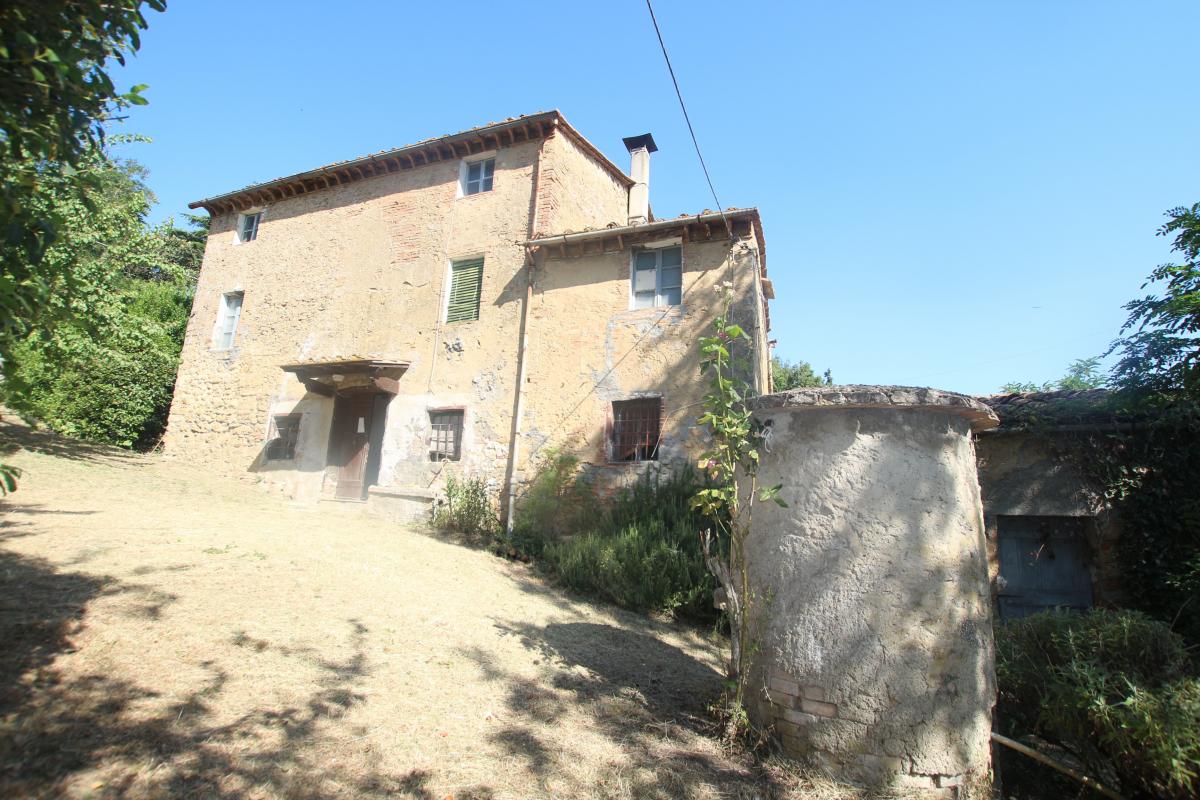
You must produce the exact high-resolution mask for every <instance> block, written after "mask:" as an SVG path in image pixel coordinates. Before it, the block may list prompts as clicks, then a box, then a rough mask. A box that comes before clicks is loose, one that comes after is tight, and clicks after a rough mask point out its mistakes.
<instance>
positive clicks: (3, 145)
mask: <svg viewBox="0 0 1200 800" xmlns="http://www.w3.org/2000/svg"><path fill="white" fill-rule="evenodd" d="M143 5H146V6H149V7H150V8H152V9H154V10H157V11H164V10H166V1H165V0H7V2H4V3H2V4H0V241H2V243H3V246H0V370H3V372H4V378H5V394H6V395H7V396H8V397H9V398H12V397H13V396H14V392H16V391H19V387H18V384H19V382H15V383H14V382H13V381H11V380H10V379H9V378H10V373H11V364H10V362H11V358H12V351H13V348H14V347H16V346H17V345H18V343H20V342H21V341H23V340H24V339H25V338H26V337H27V336H29V334H30V333H31V332H33V331H35V330H37V329H38V327H39V326H48V325H50V324H52V323H53V322H54V316H53V315H52V314H50V313H48V310H49V309H48V306H51V305H53V306H54V310H56V311H58V312H60V313H68V314H81V313H85V312H86V309H85V308H81V307H80V306H81V305H82V303H81V302H79V301H76V300H70V301H64V300H66V297H67V295H68V294H69V293H71V292H73V291H74V290H76V289H78V288H79V287H81V286H86V284H87V276H86V275H84V274H78V275H77V274H75V273H74V270H73V269H72V267H73V266H74V265H73V264H72V263H70V262H62V261H60V262H57V263H56V264H47V263H45V261H44V256H45V254H46V251H47V249H48V248H50V247H51V246H52V245H53V244H54V242H55V241H56V239H57V238H58V235H59V230H60V228H61V225H62V222H63V220H62V217H61V216H60V214H59V212H58V209H57V208H55V207H53V206H47V205H45V204H43V203H38V202H35V200H36V198H38V197H39V195H44V187H43V184H44V183H46V182H48V181H49V182H52V183H53V182H63V181H69V182H74V183H76V184H78V185H79V187H80V189H79V192H78V195H79V196H82V195H83V189H82V187H83V186H84V185H85V184H86V183H87V181H88V180H89V177H88V174H87V171H86V170H85V171H84V172H83V173H82V174H81V173H80V172H79V171H78V170H77V167H78V166H79V164H80V163H81V162H83V161H86V160H87V158H88V155H89V154H90V153H92V152H93V151H94V150H95V149H96V148H97V146H98V145H100V144H101V143H103V141H104V123H105V121H107V120H108V119H109V118H111V116H112V115H113V113H114V112H116V111H119V110H120V109H122V108H126V107H128V106H130V105H142V104H144V103H145V102H146V100H145V98H144V97H142V95H141V92H142V91H143V90H144V89H145V88H146V87H145V86H134V87H133V88H132V89H130V90H129V91H128V92H124V93H122V92H120V91H118V90H117V89H116V87H115V85H114V84H113V81H112V79H111V78H110V77H109V75H108V72H107V68H108V66H109V64H110V62H112V61H115V62H117V63H119V64H124V62H125V54H126V53H127V52H129V53H132V52H135V51H136V50H137V49H138V47H139V46H140V44H141V40H140V31H141V30H144V29H145V28H146V19H145V17H144V16H143V15H142V13H141V8H142V6H143ZM80 294H81V296H86V295H87V294H88V293H87V292H86V291H84V292H81V293H80ZM56 299H57V300H59V301H60V302H57V303H52V301H54V300H56ZM19 474H20V471H19V470H18V469H16V468H15V467H11V466H8V465H4V464H0V494H4V493H7V492H10V491H12V490H13V489H15V488H16V478H17V476H18V475H19Z"/></svg>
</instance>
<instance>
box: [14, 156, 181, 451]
mask: <svg viewBox="0 0 1200 800" xmlns="http://www.w3.org/2000/svg"><path fill="white" fill-rule="evenodd" d="M79 170H80V171H81V172H84V171H86V172H87V173H88V180H87V181H86V182H84V183H77V182H75V181H74V180H72V179H70V178H65V177H64V178H60V179H49V180H46V181H44V182H43V183H42V184H41V185H40V187H39V191H38V194H37V195H36V197H35V198H34V200H35V202H36V203H37V204H39V205H41V206H44V207H54V208H55V209H56V213H57V214H58V215H59V217H60V219H61V225H60V227H59V229H58V235H57V238H56V240H55V242H54V244H53V245H51V246H50V247H49V248H48V249H47V250H46V253H45V255H44V258H43V263H45V264H46V265H47V266H48V267H49V268H51V269H56V270H62V267H61V265H64V264H69V265H70V274H71V275H72V276H74V277H76V278H78V279H79V281H80V285H79V286H77V287H75V288H74V290H73V291H70V292H65V293H63V294H62V295H56V296H55V297H53V298H50V300H49V302H48V308H49V312H50V313H51V314H52V315H53V316H54V317H55V318H56V319H58V320H59V322H58V324H56V325H54V326H53V327H38V328H35V329H33V330H32V331H30V333H29V334H28V335H26V336H25V337H24V338H22V339H20V340H18V341H17V342H15V343H14V345H13V346H12V347H11V348H10V349H9V358H8V360H7V361H6V363H5V380H4V384H3V387H2V391H0V398H2V399H3V400H4V401H5V402H6V403H7V404H8V405H10V406H11V407H12V408H14V409H15V410H16V411H18V412H19V413H20V414H21V415H22V416H24V417H26V418H28V419H33V420H38V421H41V422H44V423H46V424H47V425H49V426H50V427H52V428H54V429H55V430H57V431H59V432H61V433H65V434H68V435H72V436H79V437H82V438H86V439H92V440H95V441H102V442H108V443H112V444H118V445H122V446H126V447H129V446H134V447H141V448H145V447H149V446H152V445H153V444H154V443H155V442H157V440H158V438H159V437H160V436H161V433H162V429H163V427H164V426H165V424H166V414H167V410H168V408H169V406H170V399H171V391H172V388H173V385H174V380H175V371H176V366H177V363H178V356H179V350H180V347H181V344H182V341H183V333H184V330H185V328H186V325H187V316H188V312H189V309H190V306H191V299H192V291H193V287H194V283H195V262H196V257H197V254H196V247H197V241H198V237H199V236H200V235H202V231H198V230H195V229H194V228H195V225H193V229H191V230H183V229H178V228H175V227H174V226H173V225H171V224H167V225H163V226H159V227H156V228H151V227H148V226H147V225H146V222H145V217H146V214H147V213H148V211H149V208H150V202H151V199H152V198H151V195H150V193H149V191H148V190H147V189H146V187H145V185H144V183H143V177H144V170H143V169H142V168H141V166H140V165H138V164H137V163H136V162H133V161H128V160H114V159H110V158H109V157H108V156H107V155H106V154H105V153H103V152H95V153H93V154H91V156H90V157H89V160H88V161H86V162H81V164H80V166H79ZM81 187H82V188H83V191H82V193H80V188H81ZM59 304H62V305H63V307H62V308H59V307H58V305H59ZM84 311H86V314H85V313H81V312H84Z"/></svg>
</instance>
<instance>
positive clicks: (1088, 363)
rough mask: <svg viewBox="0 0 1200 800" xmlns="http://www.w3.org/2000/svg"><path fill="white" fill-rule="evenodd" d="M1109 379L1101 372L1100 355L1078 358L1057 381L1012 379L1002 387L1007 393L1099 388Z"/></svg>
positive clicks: (1002, 390) (1001, 389)
mask: <svg viewBox="0 0 1200 800" xmlns="http://www.w3.org/2000/svg"><path fill="white" fill-rule="evenodd" d="M1107 383H1108V379H1107V378H1105V377H1104V374H1103V373H1102V372H1100V357H1099V356H1095V357H1093V358H1077V359H1075V360H1074V361H1072V362H1071V364H1070V366H1068V367H1067V373H1066V374H1065V375H1063V376H1062V377H1061V378H1059V379H1058V380H1056V381H1047V382H1046V383H1042V384H1037V383H1032V382H1021V381H1011V382H1009V383H1006V384H1004V385H1003V386H1001V387H1000V391H1001V392H1004V393H1005V394H1018V393H1021V392H1053V391H1055V390H1068V389H1099V388H1101V387H1103V386H1105V385H1107Z"/></svg>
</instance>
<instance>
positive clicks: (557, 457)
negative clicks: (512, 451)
mask: <svg viewBox="0 0 1200 800" xmlns="http://www.w3.org/2000/svg"><path fill="white" fill-rule="evenodd" d="M597 506H598V501H597V499H596V495H595V492H593V491H592V487H591V486H590V485H588V483H587V481H585V480H583V478H582V476H581V475H580V473H579V459H578V458H576V457H575V456H572V455H568V454H566V453H562V452H559V451H558V450H554V449H549V450H547V451H546V453H545V454H544V455H543V456H542V459H541V463H540V464H539V466H538V470H537V475H536V476H535V477H534V479H533V481H532V482H531V483H530V484H529V487H528V488H527V489H526V490H525V492H524V494H523V495H522V497H521V499H520V505H519V509H520V513H519V514H518V516H517V526H516V527H518V528H520V529H521V530H520V533H519V536H520V538H521V539H522V541H525V542H527V543H528V544H529V545H531V546H532V547H533V548H534V549H538V550H540V543H539V542H538V541H537V540H540V539H548V538H555V537H559V536H564V535H567V534H569V533H574V532H577V531H579V530H581V529H583V528H584V527H586V526H587V525H588V524H590V522H591V521H592V520H594V518H595V514H596V513H597V510H598V508H597ZM530 555H533V554H532V553H530Z"/></svg>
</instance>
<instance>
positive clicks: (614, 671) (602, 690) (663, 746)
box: [462, 622, 787, 798]
mask: <svg viewBox="0 0 1200 800" xmlns="http://www.w3.org/2000/svg"><path fill="white" fill-rule="evenodd" d="M497 628H498V629H499V630H500V631H501V633H502V635H505V636H512V637H517V639H518V640H519V641H520V642H521V644H522V646H523V647H525V648H526V649H528V650H531V651H533V652H535V653H537V654H538V655H539V656H540V658H539V660H538V662H536V663H539V664H540V666H541V674H539V675H538V676H537V677H536V678H530V677H527V676H522V675H516V674H512V673H509V672H507V671H505V670H504V669H503V668H502V667H500V666H499V665H498V664H497V663H496V661H495V659H494V658H493V657H492V656H491V654H490V653H488V652H486V651H484V650H481V649H478V648H476V649H472V650H468V651H463V652H462V654H463V655H464V656H465V657H467V658H468V659H470V660H471V661H473V662H474V663H475V664H476V665H477V666H478V668H479V670H480V672H481V674H482V676H483V678H484V680H487V681H490V682H496V683H500V684H502V685H503V686H504V696H505V708H506V711H505V712H504V714H503V716H502V718H501V720H500V723H501V727H499V728H498V729H497V730H496V731H495V732H493V733H492V734H491V735H490V737H489V740H490V743H491V744H492V745H493V746H495V747H498V748H499V749H501V750H502V751H503V752H505V753H506V754H507V755H508V756H509V757H510V758H511V759H514V760H516V761H517V763H520V764H521V765H522V766H523V768H524V769H525V770H526V771H527V772H528V773H529V774H530V775H531V776H532V779H533V781H534V782H535V783H536V785H537V786H538V789H539V791H540V792H541V793H543V794H554V795H557V796H604V797H617V798H641V797H654V798H693V797H730V798H751V797H756V798H772V797H780V796H783V795H784V794H786V791H787V790H786V788H785V787H783V786H781V785H779V784H777V783H776V782H775V781H774V779H773V778H772V776H771V775H769V774H768V773H767V772H765V771H764V770H762V769H760V768H759V767H758V766H756V765H755V764H754V763H753V762H752V761H751V760H750V759H748V758H733V757H727V756H726V755H724V754H723V753H721V752H720V750H719V748H717V747H716V746H715V743H714V742H712V741H711V739H709V738H708V737H709V736H710V735H711V733H712V726H711V724H710V722H709V720H708V718H707V717H706V715H705V705H706V703H707V702H708V701H710V700H712V699H713V698H714V697H715V696H716V695H717V694H718V693H719V691H720V689H721V675H720V674H719V673H717V672H716V670H714V669H712V668H711V667H710V666H708V665H707V664H704V663H702V662H701V661H699V660H697V659H695V658H693V657H692V656H691V655H689V654H687V653H686V652H684V651H682V650H680V649H679V648H677V647H674V646H672V645H670V644H667V643H666V642H664V641H662V640H661V639H659V638H657V637H655V636H653V635H650V634H648V633H642V632H638V631H633V630H629V629H626V628H622V627H617V626H613V625H605V624H599V623H590V622H571V623H554V624H550V625H546V626H536V625H529V624H526V623H511V622H500V623H497ZM573 724H574V725H580V724H582V725H583V726H584V727H585V728H586V729H587V730H588V731H589V732H596V733H599V734H600V735H601V736H602V737H603V738H604V739H606V740H607V741H608V742H609V743H610V744H613V745H616V747H617V749H618V750H619V752H620V754H621V757H620V759H618V760H615V761H606V762H604V763H602V764H600V765H599V767H598V769H593V770H592V771H591V772H588V771H586V770H584V771H580V770H578V769H576V766H577V765H576V764H574V763H573V761H574V760H575V759H574V758H573V756H572V747H573V746H575V745H576V744H577V742H575V741H573V740H570V739H568V740H567V741H566V747H564V746H563V745H564V743H563V741H562V740H561V731H562V729H563V728H565V727H567V726H569V725H573ZM581 746H583V745H581Z"/></svg>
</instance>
